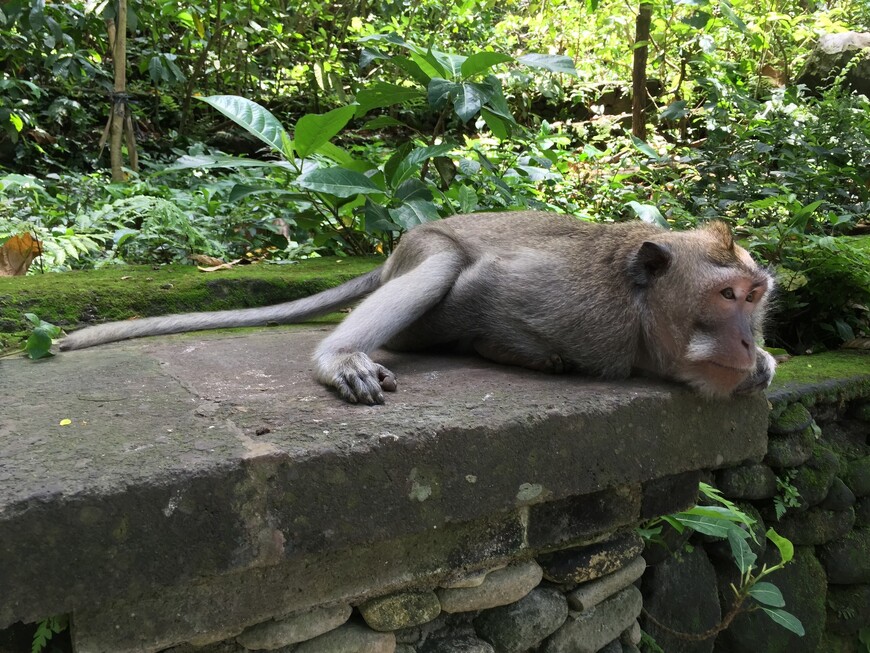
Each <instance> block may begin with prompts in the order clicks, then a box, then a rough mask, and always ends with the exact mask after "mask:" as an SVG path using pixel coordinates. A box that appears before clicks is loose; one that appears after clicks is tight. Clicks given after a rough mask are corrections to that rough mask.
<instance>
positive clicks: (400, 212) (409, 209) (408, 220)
mask: <svg viewBox="0 0 870 653" xmlns="http://www.w3.org/2000/svg"><path fill="white" fill-rule="evenodd" d="M390 216H391V217H392V219H393V222H395V223H396V224H398V225H400V226H401V227H402V228H403V229H405V230H408V229H413V228H414V227H416V226H417V225H421V224H423V223H424V222H432V221H433V220H437V219H438V218H439V217H440V216H439V215H438V207H436V206H435V205H434V204H433V203H432V202H425V201H422V200H413V201H411V202H406V203H405V204H402V205H401V206H400V207H398V208H396V209H390Z"/></svg>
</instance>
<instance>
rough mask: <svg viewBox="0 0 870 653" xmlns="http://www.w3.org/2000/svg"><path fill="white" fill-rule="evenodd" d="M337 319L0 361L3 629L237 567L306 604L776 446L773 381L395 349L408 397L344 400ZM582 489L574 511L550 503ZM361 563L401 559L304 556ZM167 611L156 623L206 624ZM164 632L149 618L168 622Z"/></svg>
mask: <svg viewBox="0 0 870 653" xmlns="http://www.w3.org/2000/svg"><path fill="white" fill-rule="evenodd" d="M323 335H324V329H322V328H319V329H316V328H310V327H305V328H299V327H296V328H293V327H291V328H281V329H268V330H262V331H257V332H254V333H245V334H244V335H226V334H223V335H215V334H210V335H201V334H196V335H193V336H191V335H186V336H176V337H165V338H159V339H151V340H142V341H135V342H130V343H122V344H118V345H110V346H106V347H101V348H98V349H94V350H84V351H81V352H70V353H64V354H62V355H61V356H58V357H56V358H55V359H53V360H50V361H46V362H41V363H36V364H34V363H31V362H27V361H23V360H5V361H3V375H2V377H0V393H2V396H3V397H4V399H5V408H4V411H3V415H2V417H0V419H2V422H0V586H2V587H3V590H4V591H3V595H2V597H0V628H2V627H4V626H5V625H7V624H9V623H12V622H14V621H17V620H22V621H33V620H37V619H41V618H43V617H45V616H48V615H51V614H58V613H66V612H73V613H77V614H81V615H82V618H85V615H87V614H91V615H99V614H103V613H105V614H107V615H108V614H114V615H115V616H117V615H118V614H121V613H120V612H116V611H115V608H117V609H118V610H121V611H122V612H125V611H126V613H127V614H129V612H130V611H133V612H135V611H136V609H135V606H137V605H139V604H141V603H142V602H145V603H147V602H149V601H150V602H151V603H152V604H154V606H155V610H159V607H160V604H161V603H163V602H164V599H165V598H166V597H168V596H173V595H177V597H178V598H179V600H180V601H187V602H190V601H193V600H194V599H193V598H191V596H197V597H198V599H197V600H207V599H205V597H207V596H209V592H211V591H213V590H216V589H218V588H219V589H220V591H221V592H228V593H229V594H227V595H226V596H227V597H228V598H224V599H223V602H224V607H225V608H226V609H228V610H231V609H234V606H235V608H239V606H241V605H243V601H242V600H241V598H239V597H240V596H241V595H239V597H234V596H233V594H232V592H233V591H234V589H233V588H239V587H243V586H247V585H246V583H245V581H244V579H246V578H248V579H255V580H256V579H262V580H263V582H264V583H265V586H268V587H269V588H271V589H270V590H269V591H274V592H275V593H278V592H281V590H280V588H281V587H284V588H285V589H284V590H283V596H284V597H285V598H282V597H280V596H277V595H276V594H275V593H273V594H271V595H270V594H269V593H268V592H267V591H264V592H262V593H261V594H260V601H264V600H266V597H268V599H269V600H270V601H271V600H273V599H274V600H275V602H276V604H278V605H284V603H286V608H287V611H290V610H298V609H304V608H305V607H307V606H312V605H317V604H322V603H324V602H327V601H328V600H334V599H335V597H336V596H338V595H341V596H345V597H346V596H347V595H351V594H353V595H355V596H359V595H361V594H363V593H364V592H363V589H362V588H363V585H364V584H365V583H370V585H371V587H375V586H377V587H379V588H389V587H391V586H396V587H398V586H399V585H401V582H400V581H401V579H402V578H404V579H405V580H404V582H406V583H407V578H408V577H409V576H408V574H409V573H412V572H411V571H409V569H408V568H407V567H410V566H413V565H412V564H411V559H412V558H413V557H414V555H416V552H419V551H431V555H424V556H421V561H422V562H421V568H420V569H419V570H417V571H418V572H419V573H420V574H429V575H432V576H437V575H438V574H440V575H441V577H442V578H443V577H444V576H445V574H446V573H447V571H448V570H449V569H453V568H456V567H464V568H467V569H472V568H474V567H475V565H480V566H482V565H484V563H485V562H491V561H492V560H493V559H498V558H499V557H500V556H501V557H514V558H516V557H517V555H520V556H521V555H522V551H524V550H525V551H528V555H531V552H532V549H535V550H545V549H547V548H548V545H554V544H556V545H557V546H564V545H566V543H569V542H571V541H576V540H578V539H580V540H582V539H583V538H589V539H593V538H594V532H595V531H596V528H597V529H598V531H599V532H604V531H605V530H607V529H609V530H611V531H612V529H613V528H615V527H617V526H619V525H624V524H628V523H631V522H633V521H637V520H638V519H639V518H640V514H641V511H644V512H646V510H647V509H648V508H647V507H648V506H649V505H654V504H655V505H656V506H657V507H658V504H656V502H657V501H658V502H660V503H662V505H663V507H669V508H671V509H678V508H679V507H682V506H684V505H685V497H686V496H687V493H686V491H685V490H683V491H682V492H676V493H675V497H677V498H676V499H675V501H674V502H673V504H672V505H670V506H668V505H667V501H664V502H661V500H660V498H656V497H655V496H647V495H646V493H645V491H644V489H643V488H644V487H649V488H650V489H651V490H655V489H656V488H658V489H657V490H656V492H657V493H658V494H661V490H662V489H663V488H666V487H667V486H668V482H667V481H666V480H664V481H662V483H664V485H661V484H659V485H657V484H652V485H650V484H649V483H648V482H649V481H655V480H657V479H665V477H671V476H674V475H678V474H684V473H686V472H691V471H694V470H700V469H711V468H716V467H721V466H723V465H729V464H734V463H737V462H740V461H742V460H744V459H748V458H757V459H760V458H761V457H762V456H763V455H764V453H765V450H766V435H765V427H766V411H767V403H766V401H765V399H764V397H763V396H761V395H757V396H754V397H748V398H741V399H737V400H733V401H713V400H706V399H702V398H699V397H697V396H695V395H693V394H691V393H690V392H689V391H688V390H686V389H685V388H682V387H680V386H676V385H670V384H663V383H655V382H649V381H642V380H631V381H627V382H623V383H603V382H597V381H592V380H588V379H583V378H578V377H564V378H556V377H550V376H545V375H540V374H535V373H532V372H527V371H523V370H519V369H515V368H510V367H503V366H497V365H493V364H489V363H487V362H485V361H482V360H480V359H476V358H464V357H433V356H422V355H420V356H416V355H401V356H399V355H395V354H388V353H384V354H383V356H379V359H380V360H381V361H382V362H384V363H385V364H386V365H388V366H391V367H392V368H393V369H394V370H395V371H396V372H397V373H398V375H399V381H400V386H399V391H398V392H397V393H395V394H393V395H390V396H389V397H388V403H387V405H386V406H381V407H361V406H347V405H344V404H342V403H341V402H340V401H338V400H337V399H335V398H334V397H333V396H332V395H331V394H330V393H329V392H328V391H327V390H325V389H323V388H320V387H319V386H317V385H315V384H314V383H313V382H312V381H311V380H310V364H309V361H308V356H309V352H310V351H312V349H313V347H314V344H315V343H316V342H317V340H319V339H320V338H321V337H323ZM67 419H68V420H71V423H70V424H68V425H66V426H62V425H61V421H62V420H67ZM694 478H695V477H694V475H692V474H687V475H686V476H685V478H684V479H683V480H684V481H685V480H688V481H690V482H691V481H693V480H694ZM645 483H646V484H647V486H644V485H643V484H645ZM683 484H685V483H683ZM585 495H593V496H591V497H589V498H590V501H588V502H585V503H584V504H583V505H584V507H583V508H581V509H578V508H577V507H576V504H572V505H573V507H572V505H565V506H564V510H562V511H561V512H560V510H559V506H558V503H557V502H559V501H563V500H566V499H567V498H569V497H574V498H575V499H576V500H578V501H579V500H580V498H581V497H584V496H585ZM550 504H554V505H555V506H556V508H551V507H548V506H550ZM528 506H531V508H528ZM563 517H564V529H562V530H559V529H555V528H554V526H553V523H554V520H562V519H563ZM599 518H600V519H602V520H603V521H602V523H599V524H597V527H596V524H595V520H596V519H599ZM536 519H539V520H540V521H538V522H536ZM604 522H607V523H604ZM560 523H561V522H560ZM442 532H443V533H444V537H443V538H441V536H439V538H440V539H438V538H436V539H438V541H437V542H433V537H432V534H438V533H442ZM529 538H531V540H532V541H531V544H530V542H529ZM554 540H558V542H555V541H554ZM373 543H380V545H381V546H371V545H372V544H373ZM392 543H401V546H399V545H397V546H392ZM484 544H487V546H483V545H484ZM391 547H392V548H391ZM481 547H483V548H481ZM349 551H354V555H353V556H348V555H347V552H349ZM468 551H471V552H472V553H467V552H468ZM384 556H386V557H384ZM366 557H368V558H366ZM364 559H368V560H369V563H370V564H371V565H372V569H374V568H376V567H378V564H379V563H378V561H380V560H392V561H393V562H390V563H388V564H386V565H385V566H386V570H385V571H383V577H380V576H378V574H381V573H382V572H380V571H378V572H377V573H375V576H378V577H376V578H372V577H366V575H365V574H362V575H361V576H360V577H359V578H357V579H356V580H354V582H353V583H351V585H352V587H350V588H348V587H343V588H340V591H339V589H337V588H333V589H335V591H334V592H332V593H331V594H330V592H329V591H328V590H329V586H330V581H324V579H323V578H322V577H318V578H316V579H315V577H314V576H313V575H312V573H311V572H310V571H308V572H307V573H306V570H309V569H312V568H317V569H324V568H326V566H327V565H333V567H334V569H335V577H334V578H335V579H337V578H338V576H340V574H341V570H342V569H345V570H346V569H347V567H344V566H343V564H344V562H346V563H348V564H349V563H353V564H355V565H359V564H361V563H362V562H363V561H364ZM343 561H344V562H343ZM312 565H314V566H315V567H312ZM402 565H405V568H403V566H402ZM366 573H369V572H366ZM372 573H374V572H372ZM369 576H371V574H369ZM290 580H292V581H293V582H288V581H290ZM336 582H337V580H336ZM282 583H283V585H282ZM306 583H307V584H306ZM319 583H322V584H323V586H324V587H326V589H324V590H323V591H322V592H320V594H317V593H311V591H312V587H313V585H316V584H319ZM354 583H357V584H356V585H354ZM188 586H189V588H191V589H190V591H188ZM182 587H184V588H185V589H184V590H183V591H182V590H181V589H180V588H182ZM200 588H201V589H202V590H203V592H202V593H201V594H199V589H200ZM354 588H356V589H354ZM260 589H263V586H261V587H260ZM239 591H241V590H239ZM190 592H192V595H191V594H190ZM315 594H317V595H315ZM211 596H214V594H211ZM161 597H163V598H161ZM231 599H232V600H231ZM285 599H286V600H285ZM227 601H229V604H227ZM282 601H284V603H282ZM166 605H167V606H168V605H169V604H168V603H166ZM167 609H168V608H167ZM254 611H255V612H256V609H255V610H254ZM172 612H173V613H174V614H176V622H177V623H176V625H174V626H173V627H172V629H170V630H171V631H172V636H171V637H168V638H167V639H166V640H165V641H170V640H171V641H175V642H178V641H186V638H188V637H192V636H193V635H194V634H195V632H194V631H200V632H202V624H199V625H196V624H185V623H183V622H184V618H183V617H179V616H178V615H177V613H176V612H175V611H174V610H173V611H172ZM194 612H195V610H194ZM272 614H275V612H273V613H272ZM272 614H270V615H267V616H272ZM215 618H216V619H217V618H223V619H227V618H228V614H227V612H226V611H224V612H223V613H216V614H215ZM262 618H264V617H263V615H261V614H256V615H253V614H252V615H248V616H247V617H246V619H241V620H240V621H239V622H240V623H241V622H245V623H256V621H257V620H258V619H259V620H262ZM94 619H96V620H97V621H98V620H99V619H98V617H96V616H95V617H94ZM166 628H168V625H167V624H166V623H160V624H158V623H157V622H156V621H155V623H154V632H160V633H166V632H167V631H166V630H165V629H166ZM185 629H187V630H185Z"/></svg>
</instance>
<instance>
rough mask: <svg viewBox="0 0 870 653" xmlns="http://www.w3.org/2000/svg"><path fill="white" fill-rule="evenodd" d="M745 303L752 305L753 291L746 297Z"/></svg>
mask: <svg viewBox="0 0 870 653" xmlns="http://www.w3.org/2000/svg"><path fill="white" fill-rule="evenodd" d="M746 301H748V302H750V303H752V302H754V301H755V291H754V290H753V291H752V292H751V293H749V294H748V295H746Z"/></svg>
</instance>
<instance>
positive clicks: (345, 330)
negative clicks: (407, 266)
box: [314, 251, 461, 404]
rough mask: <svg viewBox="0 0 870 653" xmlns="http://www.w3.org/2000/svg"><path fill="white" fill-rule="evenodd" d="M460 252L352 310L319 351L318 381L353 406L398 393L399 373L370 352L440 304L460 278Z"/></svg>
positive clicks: (428, 263)
mask: <svg viewBox="0 0 870 653" xmlns="http://www.w3.org/2000/svg"><path fill="white" fill-rule="evenodd" d="M460 268H461V259H460V256H459V254H458V253H457V252H453V251H443V252H440V253H438V254H434V255H432V256H429V257H428V258H426V259H424V260H423V261H422V262H421V263H420V264H419V265H418V266H417V267H415V268H413V269H412V270H410V271H409V272H406V273H405V274H403V275H401V276H399V277H395V278H393V279H390V280H389V281H387V282H386V283H385V284H384V285H383V286H381V287H380V288H379V289H378V290H376V291H375V292H374V293H372V294H371V295H369V296H368V297H367V298H366V299H365V300H364V301H363V302H362V303H361V304H360V305H359V306H358V307H357V308H355V309H354V310H353V311H351V313H350V315H348V316H347V317H346V318H345V319H344V320H343V321H342V323H341V324H340V325H339V326H338V327H337V328H336V329H335V331H333V332H332V333H331V334H330V335H329V336H328V337H327V338H326V339H324V340H323V342H321V343H320V345H319V346H318V348H317V350H316V351H315V352H314V367H315V375H316V377H317V380H318V381H320V382H321V383H322V384H324V385H326V386H328V387H331V388H335V389H336V391H338V394H339V395H340V396H341V397H342V399H344V400H345V401H348V402H350V403H352V404H355V403H364V404H382V403H384V393H383V392H382V391H383V390H388V391H393V390H395V389H396V375H395V374H393V373H392V372H391V371H390V370H388V369H387V368H385V367H384V366H383V365H379V364H378V363H375V362H374V361H373V360H372V359H371V358H369V356H368V353H369V352H371V351H373V350H374V349H377V348H378V347H380V346H381V345H383V344H384V343H386V342H387V341H388V340H390V339H391V338H392V337H393V336H395V335H396V334H398V333H400V332H401V331H402V330H404V329H406V328H407V327H408V326H410V325H411V324H412V323H413V322H414V321H416V320H417V319H419V318H420V317H422V316H423V315H424V314H425V313H426V312H427V311H428V310H429V309H431V308H432V307H433V306H435V305H436V304H437V303H438V302H440V301H441V300H442V299H443V298H444V296H445V295H446V294H447V293H448V291H449V290H450V288H451V287H452V286H453V283H454V281H456V278H457V277H458V276H459V271H460Z"/></svg>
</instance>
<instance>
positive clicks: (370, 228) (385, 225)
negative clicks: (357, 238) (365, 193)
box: [363, 198, 402, 234]
mask: <svg viewBox="0 0 870 653" xmlns="http://www.w3.org/2000/svg"><path fill="white" fill-rule="evenodd" d="M363 215H365V221H366V222H365V230H366V233H369V234H370V233H376V232H383V231H401V230H402V227H400V226H399V225H397V224H396V223H395V222H393V220H392V218H390V212H389V211H387V209H386V208H384V207H383V206H381V205H380V204H375V203H374V202H372V201H371V200H370V199H369V198H366V206H365V210H364V211H363Z"/></svg>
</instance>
